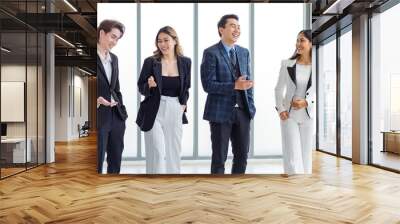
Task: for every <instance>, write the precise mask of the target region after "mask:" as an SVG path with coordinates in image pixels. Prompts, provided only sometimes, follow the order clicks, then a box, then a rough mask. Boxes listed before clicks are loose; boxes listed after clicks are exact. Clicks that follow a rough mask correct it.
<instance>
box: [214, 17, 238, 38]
mask: <svg viewBox="0 0 400 224" xmlns="http://www.w3.org/2000/svg"><path fill="white" fill-rule="evenodd" d="M228 19H236V20H237V21H239V16H237V15H235V14H227V15H224V16H222V17H221V19H220V20H219V21H218V35H219V36H221V34H220V33H219V28H220V27H221V28H225V25H226V23H227V22H228Z"/></svg>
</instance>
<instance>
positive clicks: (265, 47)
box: [253, 4, 303, 155]
mask: <svg viewBox="0 0 400 224" xmlns="http://www.w3.org/2000/svg"><path fill="white" fill-rule="evenodd" d="M282 14H285V19H284V20H280V22H279V23H276V19H277V18H279V17H280V16H281V15H282ZM266 27H268V28H267V29H266ZM283 27H284V28H283ZM302 28H303V4H255V44H254V45H255V47H254V53H255V56H254V59H253V60H254V73H255V74H254V80H255V83H256V84H255V87H254V96H255V105H256V108H257V114H256V116H255V118H254V154H255V155H282V148H281V132H280V131H279V130H280V128H281V127H280V121H279V117H278V114H277V113H276V110H275V98H274V89H275V85H276V83H277V80H278V76H279V69H280V65H281V60H283V59H287V58H289V57H290V56H291V55H292V54H293V52H294V50H295V44H296V38H297V34H298V33H299V31H300V30H302ZM271 30H273V31H274V33H275V34H274V35H271ZM272 52H273V53H272ZM272 130H274V131H272ZM275 130H277V131H275ZM266 140H267V141H266Z"/></svg>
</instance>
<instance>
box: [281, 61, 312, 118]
mask: <svg viewBox="0 0 400 224" xmlns="http://www.w3.org/2000/svg"><path fill="white" fill-rule="evenodd" d="M315 84H316V82H315V77H314V75H313V74H311V76H310V79H309V80H308V84H307V91H306V101H307V104H308V106H307V107H306V108H305V109H306V111H307V114H308V116H309V117H310V118H312V117H313V116H314V112H313V111H314V105H315ZM295 92H296V60H295V59H294V60H290V59H289V60H282V64H281V69H280V72H279V79H278V83H277V84H276V87H275V103H276V107H275V108H276V110H277V111H278V113H279V114H280V113H281V112H283V111H287V112H290V110H291V105H290V104H291V102H292V99H293V97H294V94H295Z"/></svg>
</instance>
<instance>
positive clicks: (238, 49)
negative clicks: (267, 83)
mask: <svg viewBox="0 0 400 224" xmlns="http://www.w3.org/2000/svg"><path fill="white" fill-rule="evenodd" d="M235 51H236V56H237V61H238V63H239V71H240V75H242V74H245V73H246V72H245V70H244V69H243V66H244V64H243V63H242V62H243V59H244V56H243V52H242V51H241V49H240V48H239V47H236V48H235ZM246 75H247V76H249V74H246ZM248 78H250V77H248Z"/></svg>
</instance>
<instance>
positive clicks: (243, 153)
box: [210, 108, 250, 174]
mask: <svg viewBox="0 0 400 224" xmlns="http://www.w3.org/2000/svg"><path fill="white" fill-rule="evenodd" d="M233 113H234V114H233V119H232V121H231V122H225V123H216V122H210V129H211V145H212V157H211V173H212V174H223V173H224V172H225V161H226V159H227V155H228V147H229V139H230V140H231V142H232V154H233V164H232V174H243V173H245V171H246V166H247V154H248V152H249V143H250V117H249V115H248V113H247V112H246V111H243V110H242V109H239V108H235V109H234V112H233Z"/></svg>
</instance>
